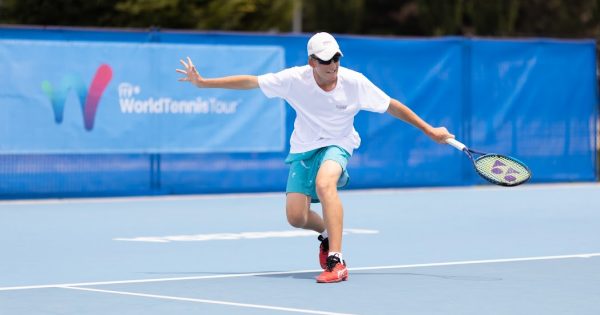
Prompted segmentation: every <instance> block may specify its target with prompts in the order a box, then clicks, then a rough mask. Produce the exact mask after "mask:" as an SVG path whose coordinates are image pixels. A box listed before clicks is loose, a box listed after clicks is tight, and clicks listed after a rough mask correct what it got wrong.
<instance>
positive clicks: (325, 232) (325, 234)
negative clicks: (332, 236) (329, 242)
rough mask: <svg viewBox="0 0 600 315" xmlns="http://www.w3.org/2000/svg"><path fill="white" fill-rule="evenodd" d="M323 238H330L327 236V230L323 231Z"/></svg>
mask: <svg viewBox="0 0 600 315" xmlns="http://www.w3.org/2000/svg"><path fill="white" fill-rule="evenodd" d="M321 236H323V238H327V237H329V234H327V230H325V231H323V233H321Z"/></svg>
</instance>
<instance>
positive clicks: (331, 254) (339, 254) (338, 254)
mask: <svg viewBox="0 0 600 315" xmlns="http://www.w3.org/2000/svg"><path fill="white" fill-rule="evenodd" d="M329 256H337V257H338V258H339V259H340V261H342V253H339V252H329V255H327V257H329Z"/></svg>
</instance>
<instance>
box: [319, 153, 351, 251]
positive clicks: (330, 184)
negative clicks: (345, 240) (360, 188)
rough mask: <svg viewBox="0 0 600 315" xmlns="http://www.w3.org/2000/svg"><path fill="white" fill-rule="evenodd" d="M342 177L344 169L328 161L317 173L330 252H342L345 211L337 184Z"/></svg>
mask: <svg viewBox="0 0 600 315" xmlns="http://www.w3.org/2000/svg"><path fill="white" fill-rule="evenodd" d="M341 175H342V167H341V166H340V165H339V164H338V163H337V162H335V161H332V160H326V161H324V162H323V164H321V167H320V168H319V172H318V173H317V179H316V188H317V195H318V196H319V199H320V200H321V205H322V206H323V218H324V220H325V225H326V227H327V233H328V235H329V251H331V252H341V251H342V231H343V220H344V210H343V207H342V202H341V200H340V198H339V196H338V191H337V182H338V179H339V178H340V176H341Z"/></svg>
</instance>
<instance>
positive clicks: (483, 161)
mask: <svg viewBox="0 0 600 315" xmlns="http://www.w3.org/2000/svg"><path fill="white" fill-rule="evenodd" d="M475 168H476V169H477V172H479V174H481V175H482V176H483V177H485V178H486V179H488V180H490V181H493V182H497V183H501V184H505V185H508V186H513V185H518V184H520V183H523V182H525V181H527V180H528V179H529V178H530V177H531V172H530V171H529V169H528V168H527V167H526V166H525V165H524V164H523V163H521V162H519V161H516V160H513V159H511V158H508V157H506V156H502V155H495V154H488V155H484V156H482V157H480V158H478V159H477V160H476V161H475Z"/></svg>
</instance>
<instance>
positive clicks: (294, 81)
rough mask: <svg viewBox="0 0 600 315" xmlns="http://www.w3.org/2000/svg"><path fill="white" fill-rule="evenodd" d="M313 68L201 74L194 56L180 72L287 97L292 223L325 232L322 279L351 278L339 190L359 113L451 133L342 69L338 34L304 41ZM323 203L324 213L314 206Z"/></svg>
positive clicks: (433, 134)
mask: <svg viewBox="0 0 600 315" xmlns="http://www.w3.org/2000/svg"><path fill="white" fill-rule="evenodd" d="M307 52H308V65H305V66H301V67H292V68H288V69H284V70H282V71H280V72H277V73H268V74H263V75H259V76H253V75H234V76H227V77H220V78H211V79H209V78H204V77H202V76H201V75H200V74H199V73H198V70H197V69H196V67H195V66H194V64H193V63H192V60H191V59H190V58H189V57H188V58H187V61H184V60H181V63H182V65H183V66H184V68H185V69H183V70H182V69H177V70H176V71H177V72H179V73H181V74H183V75H184V77H182V78H180V79H179V81H184V82H190V83H192V84H193V85H195V86H197V87H199V88H226V89H255V88H260V89H261V90H262V92H263V93H264V94H265V95H266V96H267V97H269V98H272V97H280V98H283V99H285V100H286V101H287V102H288V103H289V104H290V105H291V106H292V108H293V109H294V110H295V111H296V120H295V122H294V130H293V132H292V136H291V139H290V152H289V155H288V157H287V158H286V163H288V164H289V165H290V172H289V175H288V181H287V187H286V193H287V194H286V196H287V197H286V213H287V219H288V222H289V223H290V224H291V225H292V226H294V227H297V228H303V229H308V230H313V231H316V232H318V233H320V235H319V237H318V239H319V241H321V243H320V246H319V262H320V264H321V267H322V268H323V269H324V270H323V272H322V273H321V274H320V275H319V276H318V277H317V282H320V283H330V282H339V281H343V280H347V279H348V270H347V268H346V262H345V261H344V260H343V257H342V228H343V208H342V203H341V201H340V198H339V196H338V188H341V187H344V186H345V185H346V184H347V182H348V179H349V176H348V171H347V170H346V166H347V164H348V159H349V158H350V156H351V155H352V151H353V150H354V149H357V148H358V146H359V145H360V142H361V139H360V137H359V135H358V133H357V132H356V130H355V129H354V116H355V115H356V114H357V113H358V112H359V111H360V110H367V111H372V112H378V113H384V112H387V113H388V114H390V115H392V116H394V117H396V118H398V119H400V120H403V121H405V122H407V123H409V124H411V125H413V126H414V127H416V128H418V129H420V130H422V131H423V132H424V133H425V134H426V135H427V136H429V137H430V138H431V139H433V140H434V141H436V142H438V143H445V140H446V139H447V138H454V136H453V135H452V134H450V133H449V132H448V130H447V129H446V128H444V127H437V128H434V127H432V126H431V125H429V124H428V123H427V122H425V121H424V120H423V119H421V118H420V117H419V116H418V115H417V114H415V113H414V112H413V111H412V110H411V109H410V108H408V107H407V106H405V105H404V104H402V103H401V102H399V101H398V100H395V99H392V98H390V97H389V96H388V95H387V94H385V93H384V92H383V91H382V90H381V89H379V88H378V87H377V86H375V85H374V84H373V83H371V81H369V80H368V79H367V78H366V77H365V76H364V75H362V74H361V73H358V72H356V71H353V70H350V69H348V68H344V67H342V66H340V59H341V58H342V56H343V53H342V51H341V50H340V47H339V45H338V43H337V41H336V40H335V38H334V37H333V36H331V35H330V34H328V33H317V34H315V35H314V36H312V37H311V38H310V39H309V41H308V44H307ZM311 202H313V203H314V202H320V203H321V205H322V209H323V217H321V216H320V215H319V214H318V213H316V212H315V211H313V210H311V209H310V205H311Z"/></svg>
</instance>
